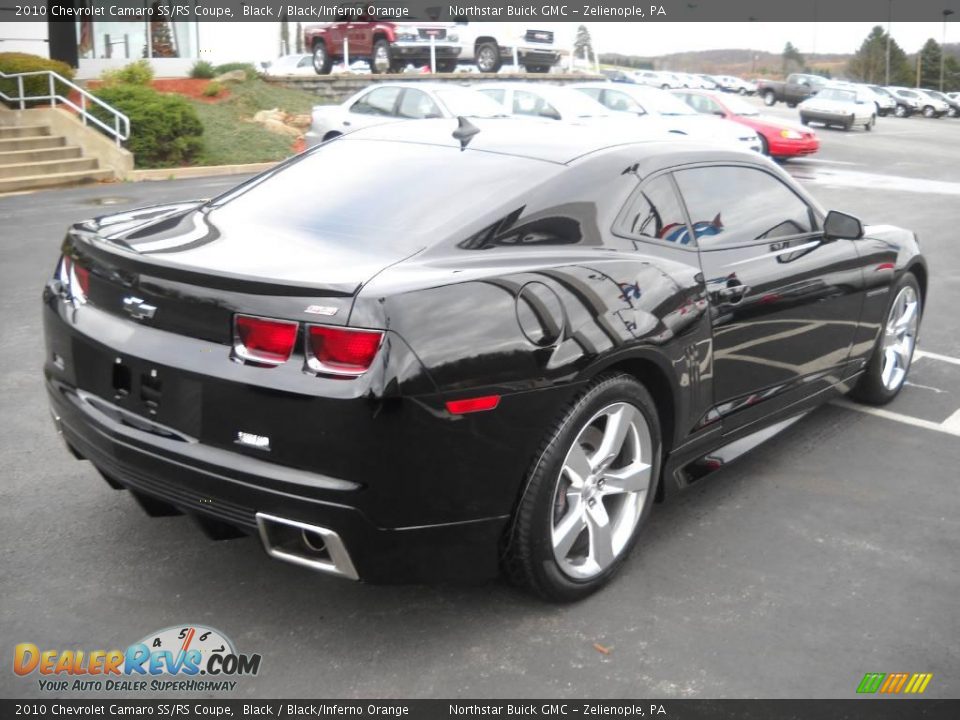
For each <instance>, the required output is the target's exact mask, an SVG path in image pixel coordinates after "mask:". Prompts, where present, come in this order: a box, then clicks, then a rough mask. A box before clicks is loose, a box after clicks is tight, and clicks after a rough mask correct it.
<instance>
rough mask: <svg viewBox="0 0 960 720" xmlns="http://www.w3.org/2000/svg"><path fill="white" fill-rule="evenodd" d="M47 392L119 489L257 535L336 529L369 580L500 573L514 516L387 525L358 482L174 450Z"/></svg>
mask: <svg viewBox="0 0 960 720" xmlns="http://www.w3.org/2000/svg"><path fill="white" fill-rule="evenodd" d="M47 392H48V396H49V399H50V406H51V411H52V414H53V416H54V420H55V422H56V425H57V428H58V429H59V431H60V432H61V433H62V435H63V439H64V441H65V442H66V443H67V445H68V447H69V448H70V449H71V450H72V451H73V452H74V453H75V454H77V455H78V456H80V457H82V458H85V459H87V460H90V461H91V462H92V463H93V464H94V466H96V468H97V469H98V470H99V471H100V472H101V473H102V474H103V475H105V476H107V477H108V478H109V479H110V480H112V481H113V483H115V484H118V485H120V486H122V487H124V488H127V489H130V490H134V491H136V492H138V493H142V494H143V495H145V496H148V497H149V498H153V499H156V500H160V501H162V502H163V503H167V504H169V505H171V506H173V507H174V508H176V509H177V510H179V511H181V512H184V513H187V514H190V515H196V516H200V517H209V518H212V519H215V520H218V521H221V522H223V523H226V524H227V525H230V526H233V527H236V528H238V529H241V530H243V531H244V532H247V533H251V534H253V533H255V532H257V531H258V530H260V528H259V527H258V515H260V516H261V517H263V516H266V517H273V518H282V519H285V520H288V521H291V522H294V523H302V524H305V525H308V526H311V527H316V528H323V529H326V530H329V531H332V532H333V533H335V534H336V536H337V538H339V539H340V541H341V542H342V546H343V548H344V550H345V552H346V553H347V556H348V557H349V561H350V565H351V566H352V567H353V568H355V571H356V577H357V578H359V579H360V580H364V581H367V582H374V583H394V582H416V581H429V580H438V579H445V580H449V579H452V580H467V579H484V578H490V577H494V576H496V574H497V573H498V571H499V570H498V563H499V560H498V545H499V541H500V538H501V537H502V535H503V532H504V530H505V528H506V524H507V521H508V518H507V517H493V518H481V519H478V520H472V521H467V522H454V523H439V524H432V525H424V526H417V527H406V528H383V527H378V526H377V525H376V524H375V523H373V522H372V521H371V520H370V519H369V518H368V517H367V516H366V515H365V514H364V513H363V512H362V511H360V510H359V509H357V508H356V507H353V506H351V505H350V493H351V490H350V489H349V488H350V486H351V483H348V482H344V481H342V480H339V479H336V478H328V477H323V476H319V475H314V474H310V473H305V472H301V471H291V470H290V469H286V468H279V467H277V466H271V465H270V464H269V463H264V462H262V461H252V460H251V459H250V458H242V457H240V456H238V457H237V458H236V462H235V464H233V466H232V467H231V466H229V465H226V464H225V463H224V451H222V450H219V449H218V448H211V447H207V446H203V445H201V444H191V445H189V446H186V447H182V448H175V447H172V446H173V445H174V444H176V441H171V440H166V441H164V440H163V439H162V438H155V437H151V434H150V433H148V432H144V431H142V430H138V429H136V428H132V427H127V426H124V425H123V423H122V422H117V421H115V420H111V418H110V417H109V416H108V415H107V414H105V413H104V412H102V411H100V410H98V409H97V408H96V407H95V406H94V405H92V404H91V403H90V401H89V399H84V398H83V396H82V395H81V394H78V392H77V391H76V389H74V388H70V387H68V386H65V385H63V384H62V383H57V382H50V381H49V380H48V382H47ZM228 454H229V453H228ZM318 486H324V487H325V488H327V489H331V488H337V489H338V490H337V491H338V492H341V493H342V494H343V495H344V498H343V502H333V501H326V500H318V499H317V498H315V497H310V496H309V495H308V494H306V493H305V492H304V491H305V489H306V488H316V487H318ZM271 554H273V553H271ZM294 562H295V560H294ZM301 564H302V563H301ZM315 569H318V570H321V571H323V570H324V568H323V567H315ZM326 571H327V572H331V574H342V575H346V576H347V577H349V576H350V575H349V574H347V573H344V572H337V571H335V570H333V569H329V570H326Z"/></svg>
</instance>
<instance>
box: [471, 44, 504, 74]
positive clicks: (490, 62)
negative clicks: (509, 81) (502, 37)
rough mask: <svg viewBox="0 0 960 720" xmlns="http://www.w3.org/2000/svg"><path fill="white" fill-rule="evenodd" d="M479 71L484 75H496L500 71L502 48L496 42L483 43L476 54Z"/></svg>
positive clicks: (478, 46)
mask: <svg viewBox="0 0 960 720" xmlns="http://www.w3.org/2000/svg"><path fill="white" fill-rule="evenodd" d="M474 56H475V58H476V61H477V69H478V70H479V71H480V72H482V73H495V72H497V71H498V70H500V66H501V64H502V63H501V62H500V48H499V47H498V46H497V44H496V43H495V42H482V43H480V44H479V45H477V49H476V51H475V53H474Z"/></svg>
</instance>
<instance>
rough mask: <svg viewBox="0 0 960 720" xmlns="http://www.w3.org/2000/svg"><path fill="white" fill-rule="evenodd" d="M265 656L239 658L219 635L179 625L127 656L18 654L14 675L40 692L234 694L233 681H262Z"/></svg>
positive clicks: (31, 649) (31, 648)
mask: <svg viewBox="0 0 960 720" xmlns="http://www.w3.org/2000/svg"><path fill="white" fill-rule="evenodd" d="M260 660H261V657H260V655H259V654H256V653H254V654H243V653H238V652H237V651H236V649H235V648H234V645H233V643H232V642H231V641H230V639H229V638H228V637H227V636H226V635H224V634H223V633H222V632H220V631H219V630H215V629H213V628H210V627H205V626H203V625H179V626H174V627H168V628H166V629H164V630H160V631H159V632H155V633H150V634H149V635H147V636H146V637H145V638H143V639H142V640H140V641H139V642H136V643H134V644H133V645H130V646H129V647H127V649H126V650H72V649H70V650H60V649H55V648H50V649H41V648H40V647H38V646H37V645H35V644H34V643H20V644H19V645H17V646H16V647H15V648H14V653H13V671H14V673H16V674H17V675H20V676H21V677H34V676H36V678H37V682H38V683H39V687H40V690H42V691H45V692H64V691H73V690H78V691H83V690H86V691H106V692H145V691H148V690H149V691H161V692H171V691H174V692H176V691H186V692H192V691H197V692H210V691H216V690H227V691H229V690H234V689H235V688H236V686H237V681H236V680H234V679H233V678H236V677H241V676H244V675H256V674H257V673H258V672H259V671H260Z"/></svg>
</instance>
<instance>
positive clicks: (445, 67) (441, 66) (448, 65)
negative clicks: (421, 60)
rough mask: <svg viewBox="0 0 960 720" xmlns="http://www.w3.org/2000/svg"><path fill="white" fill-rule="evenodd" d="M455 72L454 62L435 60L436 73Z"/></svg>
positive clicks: (455, 65)
mask: <svg viewBox="0 0 960 720" xmlns="http://www.w3.org/2000/svg"><path fill="white" fill-rule="evenodd" d="M456 70H457V61H456V60H437V72H438V73H452V72H456Z"/></svg>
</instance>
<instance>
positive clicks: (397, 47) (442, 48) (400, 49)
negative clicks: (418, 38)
mask: <svg viewBox="0 0 960 720" xmlns="http://www.w3.org/2000/svg"><path fill="white" fill-rule="evenodd" d="M391 51H392V52H393V55H394V57H396V58H402V59H405V60H429V59H430V43H424V42H410V41H398V42H395V43H393V45H392V46H391ZM460 51H461V48H460V46H459V45H450V44H441V43H437V44H436V45H434V53H435V55H436V57H437V58H438V59H442V60H453V59H456V58H458V57H460Z"/></svg>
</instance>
